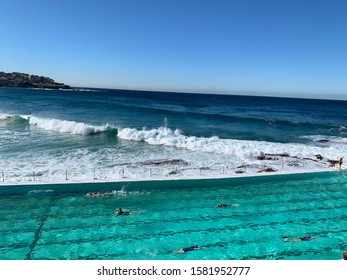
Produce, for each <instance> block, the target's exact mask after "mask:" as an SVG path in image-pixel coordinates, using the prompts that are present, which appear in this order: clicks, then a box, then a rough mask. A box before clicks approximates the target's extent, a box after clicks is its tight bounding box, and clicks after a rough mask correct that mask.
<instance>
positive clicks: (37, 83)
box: [0, 72, 71, 89]
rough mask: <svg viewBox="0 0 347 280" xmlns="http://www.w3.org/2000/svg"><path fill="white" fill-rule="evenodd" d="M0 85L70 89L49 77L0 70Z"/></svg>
mask: <svg viewBox="0 0 347 280" xmlns="http://www.w3.org/2000/svg"><path fill="white" fill-rule="evenodd" d="M0 87H18V88H49V89H71V87H70V86H68V85H65V84H63V83H57V82H55V81H54V80H53V79H51V78H49V77H44V76H38V75H30V74H26V73H19V72H12V73H5V72H0Z"/></svg>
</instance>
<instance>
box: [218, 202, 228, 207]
mask: <svg viewBox="0 0 347 280" xmlns="http://www.w3.org/2000/svg"><path fill="white" fill-rule="evenodd" d="M227 206H228V204H225V203H224V202H223V201H222V202H221V203H219V204H218V205H217V207H227Z"/></svg>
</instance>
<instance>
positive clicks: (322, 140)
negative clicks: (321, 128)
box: [317, 139, 330, 143]
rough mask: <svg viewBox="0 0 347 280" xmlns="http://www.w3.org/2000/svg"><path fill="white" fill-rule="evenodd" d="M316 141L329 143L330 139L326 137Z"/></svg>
mask: <svg viewBox="0 0 347 280" xmlns="http://www.w3.org/2000/svg"><path fill="white" fill-rule="evenodd" d="M317 142H318V143H329V142H330V141H329V140H327V139H319V140H317Z"/></svg>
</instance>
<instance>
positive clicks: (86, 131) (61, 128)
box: [29, 116, 108, 135]
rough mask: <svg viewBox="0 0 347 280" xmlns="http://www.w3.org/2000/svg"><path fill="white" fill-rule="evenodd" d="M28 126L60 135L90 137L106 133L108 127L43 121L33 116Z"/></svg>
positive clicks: (71, 122) (54, 120)
mask: <svg viewBox="0 0 347 280" xmlns="http://www.w3.org/2000/svg"><path fill="white" fill-rule="evenodd" d="M29 123H30V125H35V126H37V127H39V128H42V129H45V130H52V131H57V132H62V133H70V134H80V135H90V134H96V133H100V132H103V131H106V130H107V128H108V126H107V125H104V126H93V125H89V124H85V123H81V122H75V121H66V120H59V119H45V118H39V117H35V116H30V118H29Z"/></svg>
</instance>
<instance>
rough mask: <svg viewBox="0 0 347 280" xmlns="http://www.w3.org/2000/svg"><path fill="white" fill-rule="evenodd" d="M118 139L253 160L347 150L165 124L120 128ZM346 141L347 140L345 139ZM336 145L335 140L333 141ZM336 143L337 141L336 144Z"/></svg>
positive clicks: (337, 146) (325, 154) (334, 155)
mask: <svg viewBox="0 0 347 280" xmlns="http://www.w3.org/2000/svg"><path fill="white" fill-rule="evenodd" d="M117 136H118V137H119V138H121V139H125V140H132V141H143V142H146V143H148V144H151V145H165V146H171V147H177V148H185V149H188V150H191V151H196V152H209V153H218V154H226V155H230V156H233V157H236V158H240V159H246V158H248V159H250V158H254V157H257V156H258V155H260V154H263V153H264V154H289V155H290V156H292V157H298V158H305V157H314V155H315V154H318V153H319V154H321V155H323V156H324V157H327V158H328V157H330V158H335V157H336V156H338V155H341V152H342V153H345V151H341V150H340V146H339V145H336V146H329V147H322V146H318V145H314V144H312V145H307V144H300V143H274V142H266V141H250V140H236V139H219V138H218V137H216V136H214V137H210V138H204V137H195V136H185V135H183V134H182V132H181V131H180V130H178V129H176V130H171V129H170V128H166V127H159V128H157V129H150V130H146V129H142V130H137V129H133V128H123V129H118V135H117ZM345 140H347V139H345ZM332 144H333V143H332ZM336 144H337V143H336Z"/></svg>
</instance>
